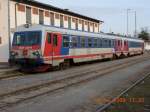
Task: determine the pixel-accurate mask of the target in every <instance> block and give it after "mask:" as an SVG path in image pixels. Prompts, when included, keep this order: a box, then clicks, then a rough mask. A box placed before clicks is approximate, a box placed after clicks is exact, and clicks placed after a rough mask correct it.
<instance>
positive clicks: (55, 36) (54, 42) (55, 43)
mask: <svg viewBox="0 0 150 112" xmlns="http://www.w3.org/2000/svg"><path fill="white" fill-rule="evenodd" d="M57 38H58V37H57V35H55V34H54V36H53V45H54V46H57V44H58V41H57Z"/></svg>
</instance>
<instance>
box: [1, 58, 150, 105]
mask: <svg viewBox="0 0 150 112" xmlns="http://www.w3.org/2000/svg"><path fill="white" fill-rule="evenodd" d="M149 59H150V58H149V57H144V58H143V59H141V60H137V59H135V60H132V61H131V60H130V61H127V62H125V63H122V64H120V63H119V64H115V65H113V66H110V67H106V68H100V69H96V70H91V71H86V72H82V73H78V74H76V75H75V74H73V75H71V76H69V77H65V78H62V79H58V80H53V81H49V82H46V83H42V84H38V85H34V86H31V87H26V88H22V89H19V90H16V91H12V92H9V93H5V94H1V95H0V108H5V107H8V106H9V107H10V106H13V105H15V104H18V103H21V102H23V101H26V100H29V99H32V98H35V97H38V96H41V95H44V94H48V93H53V92H55V91H57V90H60V89H64V88H66V87H70V86H73V85H78V84H80V83H83V82H88V81H91V80H94V79H96V78H98V77H101V76H103V75H107V74H108V73H111V72H113V71H117V70H120V69H123V68H126V67H129V66H132V65H134V64H137V63H140V62H142V61H146V60H149ZM108 68H109V69H108Z"/></svg>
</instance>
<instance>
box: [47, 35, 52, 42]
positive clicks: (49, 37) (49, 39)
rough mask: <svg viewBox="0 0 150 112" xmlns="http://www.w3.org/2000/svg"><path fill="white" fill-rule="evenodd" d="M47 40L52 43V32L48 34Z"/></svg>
mask: <svg viewBox="0 0 150 112" xmlns="http://www.w3.org/2000/svg"><path fill="white" fill-rule="evenodd" d="M47 42H48V43H49V44H51V34H50V33H48V34H47Z"/></svg>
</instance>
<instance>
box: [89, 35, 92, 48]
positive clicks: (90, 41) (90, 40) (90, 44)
mask: <svg viewBox="0 0 150 112" xmlns="http://www.w3.org/2000/svg"><path fill="white" fill-rule="evenodd" d="M88 47H92V38H90V37H89V38H88Z"/></svg>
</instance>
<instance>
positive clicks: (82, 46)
mask: <svg viewBox="0 0 150 112" xmlns="http://www.w3.org/2000/svg"><path fill="white" fill-rule="evenodd" d="M143 51H144V42H143V40H140V39H137V38H128V37H120V36H116V35H108V34H104V33H89V32H83V31H76V30H69V29H63V28H57V27H50V26H44V25H33V26H27V27H25V26H21V27H18V29H17V31H16V32H15V33H14V38H13V43H12V49H11V60H10V61H11V62H12V61H14V62H17V63H19V64H21V65H22V64H24V65H34V66H40V65H48V66H52V67H53V66H60V67H61V68H65V67H68V66H69V64H70V63H78V62H85V61H92V60H97V59H103V58H113V57H114V56H116V57H119V56H122V55H124V56H129V55H135V54H142V53H143Z"/></svg>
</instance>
